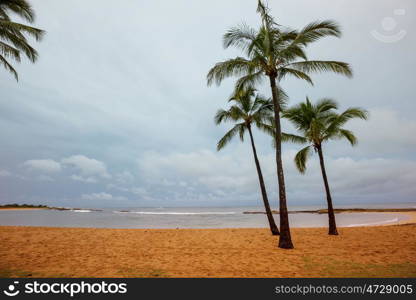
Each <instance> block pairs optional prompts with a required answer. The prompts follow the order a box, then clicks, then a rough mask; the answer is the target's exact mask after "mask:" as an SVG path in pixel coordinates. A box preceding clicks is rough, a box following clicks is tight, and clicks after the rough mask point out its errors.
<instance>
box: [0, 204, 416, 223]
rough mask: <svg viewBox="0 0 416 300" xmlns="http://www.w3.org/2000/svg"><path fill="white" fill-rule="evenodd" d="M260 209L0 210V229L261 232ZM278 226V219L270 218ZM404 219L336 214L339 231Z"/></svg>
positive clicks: (306, 219)
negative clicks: (245, 229) (235, 230)
mask: <svg viewBox="0 0 416 300" xmlns="http://www.w3.org/2000/svg"><path fill="white" fill-rule="evenodd" d="M414 207H416V203H413V204H408V203H407V204H406V203H404V204H391V205H386V204H379V205H377V204H371V205H348V206H346V205H344V206H339V207H337V208H414ZM322 208H324V207H320V206H302V207H300V206H299V207H290V208H289V209H290V210H316V209H322ZM247 211H251V212H252V211H262V207H128V208H102V209H99V210H92V209H74V210H62V211H60V210H0V225H2V226H4V225H9V226H51V227H97V228H265V227H267V226H268V223H267V218H266V215H264V214H244V212H247ZM274 217H275V220H276V223H277V224H279V215H278V214H275V215H274ZM407 218H408V217H407V216H405V215H401V214H400V213H340V214H336V220H337V225H338V226H339V227H354V226H371V225H381V224H395V223H398V222H400V221H402V220H406V219H407ZM289 219H290V225H291V226H292V227H326V226H327V225H328V217H327V215H326V214H316V213H293V214H289Z"/></svg>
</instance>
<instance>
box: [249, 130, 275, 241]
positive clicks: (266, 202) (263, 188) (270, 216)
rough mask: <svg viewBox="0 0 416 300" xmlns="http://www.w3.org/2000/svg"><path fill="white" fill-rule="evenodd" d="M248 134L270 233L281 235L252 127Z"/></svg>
mask: <svg viewBox="0 0 416 300" xmlns="http://www.w3.org/2000/svg"><path fill="white" fill-rule="evenodd" d="M248 132H249V133H250V140H251V147H252V148H253V155H254V161H255V163H256V169H257V175H258V176H259V182H260V189H261V195H262V196H263V202H264V208H265V209H266V215H267V219H268V221H269V226H270V231H271V232H272V235H279V229H278V228H277V226H276V223H275V222H274V218H273V214H272V211H271V209H270V204H269V199H268V198H267V192H266V186H265V184H264V179H263V174H262V172H261V168H260V162H259V159H258V158H257V151H256V146H255V145H254V138H253V133H252V132H251V126H250V125H249V126H248Z"/></svg>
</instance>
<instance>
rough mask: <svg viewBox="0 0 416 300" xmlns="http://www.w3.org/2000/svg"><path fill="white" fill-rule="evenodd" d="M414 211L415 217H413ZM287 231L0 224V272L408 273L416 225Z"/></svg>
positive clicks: (412, 268) (414, 256)
mask: <svg viewBox="0 0 416 300" xmlns="http://www.w3.org/2000/svg"><path fill="white" fill-rule="evenodd" d="M413 217H415V216H413ZM339 232H340V235H339V236H329V235H327V230H326V229H325V228H295V229H292V236H293V241H294V244H295V247H296V248H295V249H293V250H283V249H279V248H277V238H276V237H273V236H271V235H270V234H269V231H268V230H267V229H163V230H159V229H94V228H50V227H12V226H2V227H0V277H415V276H416V225H415V224H413V225H412V224H410V225H409V224H408V225H400V226H378V227H355V228H340V229H339Z"/></svg>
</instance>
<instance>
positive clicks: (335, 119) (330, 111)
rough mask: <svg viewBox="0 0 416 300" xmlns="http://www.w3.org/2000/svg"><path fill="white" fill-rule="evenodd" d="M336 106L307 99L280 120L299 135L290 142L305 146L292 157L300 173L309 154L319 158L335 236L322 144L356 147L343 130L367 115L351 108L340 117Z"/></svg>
mask: <svg viewBox="0 0 416 300" xmlns="http://www.w3.org/2000/svg"><path fill="white" fill-rule="evenodd" d="M337 109H338V104H337V103H336V102H335V101H334V100H331V99H321V100H319V101H317V103H316V104H313V103H311V101H310V100H309V99H308V98H306V101H305V102H303V103H300V104H297V105H295V106H293V107H292V108H289V109H287V110H285V111H284V112H283V115H282V116H283V118H286V119H288V120H289V121H290V122H291V123H292V124H293V125H294V126H295V128H296V129H297V130H298V131H299V132H300V133H301V135H290V138H287V140H290V141H292V142H297V143H308V144H309V145H308V146H306V147H304V148H303V149H301V150H300V151H299V152H298V153H297V154H296V156H295V164H296V167H297V168H298V170H299V171H300V172H301V173H304V172H305V170H306V162H307V160H308V157H309V156H310V155H311V154H312V150H315V152H317V153H318V155H319V161H320V166H321V172H322V177H323V180H324V185H325V191H326V195H327V204H328V218H329V234H332V235H337V234H338V231H337V227H336V222H335V214H334V210H333V205H332V197H331V192H330V189H329V183H328V178H327V174H326V169H325V161H324V156H323V147H322V146H323V144H324V143H325V142H327V141H329V140H337V139H346V140H347V141H348V142H350V144H351V145H353V146H354V145H355V144H356V143H357V137H356V136H355V135H354V133H353V132H352V131H350V130H348V129H345V128H344V125H345V124H346V123H347V122H348V121H349V120H351V119H355V118H358V119H363V120H366V119H367V117H368V113H367V111H366V110H364V109H361V108H359V107H351V108H348V109H347V110H345V111H344V112H342V113H337V112H335V111H336V110H337Z"/></svg>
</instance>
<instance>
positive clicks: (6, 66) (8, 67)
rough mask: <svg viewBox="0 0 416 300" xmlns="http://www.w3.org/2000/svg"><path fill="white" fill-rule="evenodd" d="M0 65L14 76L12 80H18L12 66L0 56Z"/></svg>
mask: <svg viewBox="0 0 416 300" xmlns="http://www.w3.org/2000/svg"><path fill="white" fill-rule="evenodd" d="M0 63H2V64H3V66H4V68H5V69H6V70H7V71H9V72H10V73H12V74H13V75H14V78H16V80H17V81H18V80H19V76H18V75H17V72H16V70H15V69H14V68H13V66H12V65H11V64H10V63H9V62H8V61H7V60H6V59H5V58H4V57H3V56H2V55H0Z"/></svg>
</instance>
